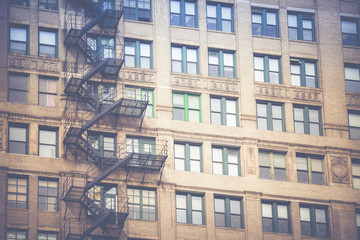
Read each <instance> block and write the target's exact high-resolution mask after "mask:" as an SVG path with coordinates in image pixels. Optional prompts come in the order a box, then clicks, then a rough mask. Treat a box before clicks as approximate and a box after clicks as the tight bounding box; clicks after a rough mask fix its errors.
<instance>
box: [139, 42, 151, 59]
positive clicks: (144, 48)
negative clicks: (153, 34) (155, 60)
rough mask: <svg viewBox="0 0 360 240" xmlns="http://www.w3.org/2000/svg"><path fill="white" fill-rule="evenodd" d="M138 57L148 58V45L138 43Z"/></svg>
mask: <svg viewBox="0 0 360 240" xmlns="http://www.w3.org/2000/svg"><path fill="white" fill-rule="evenodd" d="M140 56H146V57H150V44H148V43H140Z"/></svg>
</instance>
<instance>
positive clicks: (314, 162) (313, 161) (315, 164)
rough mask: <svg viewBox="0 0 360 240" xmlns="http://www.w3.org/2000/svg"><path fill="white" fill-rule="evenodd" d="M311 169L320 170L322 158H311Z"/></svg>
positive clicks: (321, 168)
mask: <svg viewBox="0 0 360 240" xmlns="http://www.w3.org/2000/svg"><path fill="white" fill-rule="evenodd" d="M311 170H312V171H315V172H322V171H323V167H322V160H320V159H311Z"/></svg>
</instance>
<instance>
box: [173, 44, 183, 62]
mask: <svg viewBox="0 0 360 240" xmlns="http://www.w3.org/2000/svg"><path fill="white" fill-rule="evenodd" d="M171 57H172V59H174V60H181V59H182V57H181V48H179V47H172V48H171Z"/></svg>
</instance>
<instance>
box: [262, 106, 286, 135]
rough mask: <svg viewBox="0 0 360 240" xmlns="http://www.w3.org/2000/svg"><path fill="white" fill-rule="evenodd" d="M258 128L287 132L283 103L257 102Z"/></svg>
mask: <svg viewBox="0 0 360 240" xmlns="http://www.w3.org/2000/svg"><path fill="white" fill-rule="evenodd" d="M256 112H257V114H256V115H257V126H258V129H260V130H273V131H278V132H284V131H285V120H284V116H283V115H284V105H283V104H281V103H267V102H257V103H256Z"/></svg>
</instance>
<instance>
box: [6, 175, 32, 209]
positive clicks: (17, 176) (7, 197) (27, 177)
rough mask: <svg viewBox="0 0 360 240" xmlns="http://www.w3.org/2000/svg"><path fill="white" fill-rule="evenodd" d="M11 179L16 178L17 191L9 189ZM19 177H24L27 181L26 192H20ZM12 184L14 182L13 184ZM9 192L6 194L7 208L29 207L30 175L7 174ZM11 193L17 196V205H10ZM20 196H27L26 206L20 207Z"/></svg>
mask: <svg viewBox="0 0 360 240" xmlns="http://www.w3.org/2000/svg"><path fill="white" fill-rule="evenodd" d="M9 179H16V185H15V186H16V191H15V192H10V190H9V185H10V183H9ZM19 179H23V180H25V181H26V193H22V192H19V190H18V188H19ZM11 185H12V184H11ZM6 186H7V194H6V200H7V202H6V206H7V208H18V209H28V208H29V176H25V175H13V174H9V175H7V185H6ZM20 186H24V185H20ZM9 194H12V195H15V196H16V200H15V207H10V206H9ZM18 196H25V207H18V204H19V200H18Z"/></svg>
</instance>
